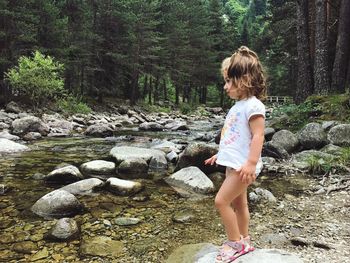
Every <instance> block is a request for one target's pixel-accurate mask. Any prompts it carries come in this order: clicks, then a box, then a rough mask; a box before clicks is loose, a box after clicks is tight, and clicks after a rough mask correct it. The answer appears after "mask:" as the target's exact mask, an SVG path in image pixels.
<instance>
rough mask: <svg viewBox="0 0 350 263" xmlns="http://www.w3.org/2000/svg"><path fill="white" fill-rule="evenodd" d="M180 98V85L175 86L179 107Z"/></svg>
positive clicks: (176, 100)
mask: <svg viewBox="0 0 350 263" xmlns="http://www.w3.org/2000/svg"><path fill="white" fill-rule="evenodd" d="M179 97H180V87H179V84H178V83H176V84H175V104H176V105H179Z"/></svg>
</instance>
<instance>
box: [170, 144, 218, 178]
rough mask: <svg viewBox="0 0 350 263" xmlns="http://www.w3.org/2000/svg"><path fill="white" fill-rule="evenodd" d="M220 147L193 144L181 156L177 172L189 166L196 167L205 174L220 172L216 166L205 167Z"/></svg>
mask: <svg viewBox="0 0 350 263" xmlns="http://www.w3.org/2000/svg"><path fill="white" fill-rule="evenodd" d="M217 152H218V147H217V146H216V145H215V146H214V145H213V146H212V145H208V144H206V143H192V144H190V145H188V146H187V147H186V149H185V150H184V151H183V152H182V153H181V154H180V156H179V161H178V162H177V164H176V167H175V171H179V170H180V169H182V168H185V167H189V166H196V167H198V168H199V169H201V170H202V171H203V172H204V173H205V174H210V173H213V172H217V171H220V169H219V168H218V167H216V166H215V165H213V166H211V165H204V161H205V160H206V159H208V158H210V157H212V156H213V155H214V154H217Z"/></svg>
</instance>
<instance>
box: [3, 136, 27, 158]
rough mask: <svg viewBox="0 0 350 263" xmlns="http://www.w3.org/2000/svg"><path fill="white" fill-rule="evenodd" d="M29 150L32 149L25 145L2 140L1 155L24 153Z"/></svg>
mask: <svg viewBox="0 0 350 263" xmlns="http://www.w3.org/2000/svg"><path fill="white" fill-rule="evenodd" d="M29 150H30V149H29V148H28V147H27V146H25V145H22V144H19V143H16V142H13V141H10V140H8V139H1V138H0V154H1V153H16V152H23V151H29Z"/></svg>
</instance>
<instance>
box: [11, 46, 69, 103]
mask: <svg viewBox="0 0 350 263" xmlns="http://www.w3.org/2000/svg"><path fill="white" fill-rule="evenodd" d="M62 70H63V64H60V63H58V62H56V61H54V59H53V58H51V57H50V56H45V55H43V54H41V53H40V52H39V51H35V53H34V54H33V57H26V56H22V57H20V58H19V60H18V67H14V68H11V69H10V70H9V71H8V72H7V73H6V74H5V77H6V79H7V80H8V81H9V83H10V85H11V86H12V88H13V90H14V92H15V93H17V94H18V95H25V96H28V97H29V98H30V100H31V102H32V103H33V105H36V106H38V105H39V103H40V104H41V105H45V104H46V103H47V102H48V101H49V100H56V99H57V98H58V97H60V96H61V95H63V94H64V89H63V86H64V82H63V78H62V77H60V74H61V72H62Z"/></svg>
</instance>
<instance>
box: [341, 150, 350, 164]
mask: <svg viewBox="0 0 350 263" xmlns="http://www.w3.org/2000/svg"><path fill="white" fill-rule="evenodd" d="M340 160H341V163H342V164H343V165H345V166H349V165H350V147H346V148H343V149H342V150H341V154H340Z"/></svg>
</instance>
